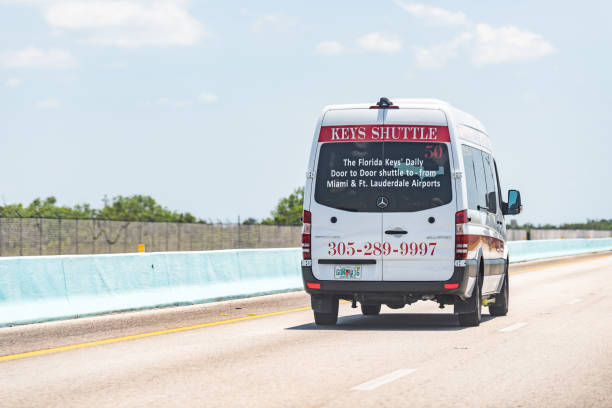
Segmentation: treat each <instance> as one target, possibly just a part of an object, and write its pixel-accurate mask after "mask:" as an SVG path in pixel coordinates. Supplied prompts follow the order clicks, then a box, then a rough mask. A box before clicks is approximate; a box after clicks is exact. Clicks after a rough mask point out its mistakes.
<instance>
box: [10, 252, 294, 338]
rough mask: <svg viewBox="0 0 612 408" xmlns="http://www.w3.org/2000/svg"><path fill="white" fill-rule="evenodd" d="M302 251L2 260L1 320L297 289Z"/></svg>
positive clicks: (35, 319) (46, 317) (29, 320)
mask: <svg viewBox="0 0 612 408" xmlns="http://www.w3.org/2000/svg"><path fill="white" fill-rule="evenodd" d="M300 256H301V249H299V248H287V249H242V250H223V251H203V252H158V253H145V254H115V255H91V256H87V255H72V256H70V255H65V256H41V257H7V258H0V326H7V325H14V324H24V323H33V322H41V321H46V320H55V319H67V318H72V317H80V316H88V315H95V314H102V313H109V312H116V311H124V310H136V309H143V308H154V307H158V306H170V305H185V304H195V303H204V302H210V301H215V300H220V299H231V298H239V297H247V296H256V295H260V294H269V293H277V292H283V291H290V290H296V289H300V288H301V287H302V278H301V272H300V263H299V257H300Z"/></svg>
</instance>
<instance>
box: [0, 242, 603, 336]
mask: <svg viewBox="0 0 612 408" xmlns="http://www.w3.org/2000/svg"><path fill="white" fill-rule="evenodd" d="M508 246H509V250H510V261H511V262H521V261H527V260H533V259H542V258H550V257H557V256H564V255H574V254H581V253H587V252H597V251H605V250H612V238H605V239H574V240H569V239H568V240H549V241H515V242H509V243H508ZM300 258H301V249H300V248H286V249H242V250H223V251H202V252H157V253H144V254H114V255H63V256H40V257H5V258H0V326H8V325H15V324H25V323H34V322H41V321H47V320H57V319H67V318H73V317H80V316H88V315H95V314H102V313H109V312H117V311H125V310H136V309H143V308H154V307H160V306H171V305H185V304H195V303H204V302H210V301H215V300H221V299H231V298H239V297H249V296H256V295H260V294H270V293H278V292H285V291H291V290H298V289H301V287H302V278H301V271H300Z"/></svg>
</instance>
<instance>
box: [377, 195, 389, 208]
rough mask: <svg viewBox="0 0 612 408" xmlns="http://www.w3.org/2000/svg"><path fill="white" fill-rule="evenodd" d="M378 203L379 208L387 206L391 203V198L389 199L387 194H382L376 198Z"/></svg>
mask: <svg viewBox="0 0 612 408" xmlns="http://www.w3.org/2000/svg"><path fill="white" fill-rule="evenodd" d="M376 205H377V206H378V208H385V207H387V205H389V199H387V197H385V196H380V197H378V198H377V199H376Z"/></svg>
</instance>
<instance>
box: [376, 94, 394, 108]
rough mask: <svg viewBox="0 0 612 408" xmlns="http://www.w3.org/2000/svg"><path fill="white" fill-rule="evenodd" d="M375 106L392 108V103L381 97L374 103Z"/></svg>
mask: <svg viewBox="0 0 612 408" xmlns="http://www.w3.org/2000/svg"><path fill="white" fill-rule="evenodd" d="M376 105H378V106H380V107H381V108H386V107H389V106H392V105H393V102H391V101H390V100H389V98H385V97H384V96H383V97H382V98H380V101H378V102H376Z"/></svg>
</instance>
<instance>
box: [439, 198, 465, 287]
mask: <svg viewBox="0 0 612 408" xmlns="http://www.w3.org/2000/svg"><path fill="white" fill-rule="evenodd" d="M467 222H468V216H467V210H463V211H459V212H457V214H455V259H467V256H468V243H469V239H468V235H467V234H464V232H466V231H465V224H466V223H467ZM445 288H446V285H445Z"/></svg>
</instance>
